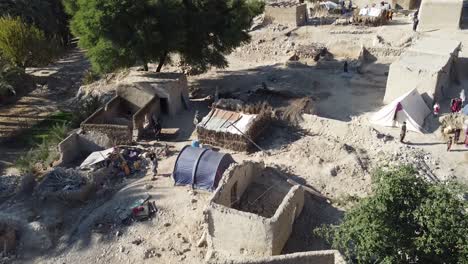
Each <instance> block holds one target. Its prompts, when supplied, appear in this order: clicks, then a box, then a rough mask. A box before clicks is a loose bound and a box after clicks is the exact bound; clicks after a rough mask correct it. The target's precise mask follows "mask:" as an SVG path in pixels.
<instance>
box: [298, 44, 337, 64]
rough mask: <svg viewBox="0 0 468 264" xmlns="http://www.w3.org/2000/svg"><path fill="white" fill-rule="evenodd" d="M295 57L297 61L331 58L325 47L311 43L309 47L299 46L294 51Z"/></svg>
mask: <svg viewBox="0 0 468 264" xmlns="http://www.w3.org/2000/svg"><path fill="white" fill-rule="evenodd" d="M295 56H297V59H298V60H299V59H313V60H314V61H319V60H320V58H321V57H325V56H329V57H330V56H331V53H330V52H328V49H327V47H325V46H324V45H322V44H318V43H312V44H309V45H299V46H298V47H297V48H296V50H295Z"/></svg>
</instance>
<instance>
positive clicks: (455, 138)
mask: <svg viewBox="0 0 468 264" xmlns="http://www.w3.org/2000/svg"><path fill="white" fill-rule="evenodd" d="M464 130H465V140H464V142H463V144H464V145H465V147H466V148H468V127H466V128H465V129H464ZM406 131H407V128H406V122H403V125H402V126H401V132H400V142H401V143H404V140H405V137H406ZM461 133H462V129H461V128H456V129H455V130H454V133H453V137H452V136H450V137H449V138H448V141H447V151H451V150H452V146H453V145H454V144H455V145H458V144H460V136H461Z"/></svg>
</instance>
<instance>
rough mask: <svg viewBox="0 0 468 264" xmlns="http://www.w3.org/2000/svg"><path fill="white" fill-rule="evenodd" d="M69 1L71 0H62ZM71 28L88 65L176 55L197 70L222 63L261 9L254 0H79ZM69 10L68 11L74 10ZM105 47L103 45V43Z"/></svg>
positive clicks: (105, 68)
mask: <svg viewBox="0 0 468 264" xmlns="http://www.w3.org/2000/svg"><path fill="white" fill-rule="evenodd" d="M67 1H72V0H67ZM77 3H78V5H77V11H76V8H75V9H73V8H72V9H73V10H75V11H76V12H75V11H73V12H75V13H74V16H73V19H72V23H71V28H72V32H73V33H74V34H75V35H76V36H79V37H80V46H81V47H83V48H85V49H86V50H88V57H89V58H90V60H91V62H92V64H93V68H94V70H95V71H98V72H101V73H102V72H109V71H113V70H115V69H117V68H119V67H128V66H133V65H135V64H136V63H141V64H142V65H143V66H144V68H145V70H147V69H148V66H147V64H148V63H149V62H158V63H159V65H158V68H157V71H160V70H161V68H162V67H163V65H164V64H165V63H166V62H167V61H169V60H170V58H171V55H172V54H176V53H177V54H179V55H181V58H182V60H183V62H184V63H186V64H188V65H192V66H194V67H197V68H199V69H201V70H206V69H207V68H208V67H210V66H216V67H224V66H226V65H227V62H226V59H225V57H224V56H225V55H226V54H228V53H230V52H232V50H233V49H234V48H235V47H237V46H239V45H240V44H241V43H243V42H246V41H249V35H248V34H247V32H246V29H248V28H249V26H250V24H251V21H252V18H253V17H254V16H255V15H257V14H259V13H261V12H262V11H263V7H264V4H263V3H261V2H259V1H258V0H226V1H219V0H196V1H195V0H135V1H132V0H78V1H77ZM73 12H72V13H73ZM104 47H105V48H104Z"/></svg>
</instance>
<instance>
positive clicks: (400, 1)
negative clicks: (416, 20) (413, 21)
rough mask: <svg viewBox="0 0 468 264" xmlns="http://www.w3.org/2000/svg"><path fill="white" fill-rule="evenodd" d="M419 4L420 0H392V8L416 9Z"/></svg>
mask: <svg viewBox="0 0 468 264" xmlns="http://www.w3.org/2000/svg"><path fill="white" fill-rule="evenodd" d="M420 5H421V0H392V8H395V9H405V10H412V9H418V8H419V6H420Z"/></svg>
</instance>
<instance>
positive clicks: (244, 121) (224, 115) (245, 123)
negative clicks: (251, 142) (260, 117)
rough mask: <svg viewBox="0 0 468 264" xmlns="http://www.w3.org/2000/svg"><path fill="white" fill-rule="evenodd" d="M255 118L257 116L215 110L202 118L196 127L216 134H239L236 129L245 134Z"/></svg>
mask: <svg viewBox="0 0 468 264" xmlns="http://www.w3.org/2000/svg"><path fill="white" fill-rule="evenodd" d="M256 118H257V115H249V114H243V113H238V112H234V111H227V110H222V109H217V108H215V109H213V110H211V112H210V113H209V114H208V115H207V116H205V117H204V118H203V120H202V121H201V122H200V124H198V126H200V127H203V128H205V129H208V130H214V131H217V132H223V133H231V134H241V133H240V132H239V131H238V130H237V129H236V128H238V129H239V130H240V131H242V133H246V132H247V131H248V130H249V128H250V127H251V125H252V124H253V122H254V121H255V119H256ZM232 125H234V126H235V127H236V128H234V127H233V126H232Z"/></svg>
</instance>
